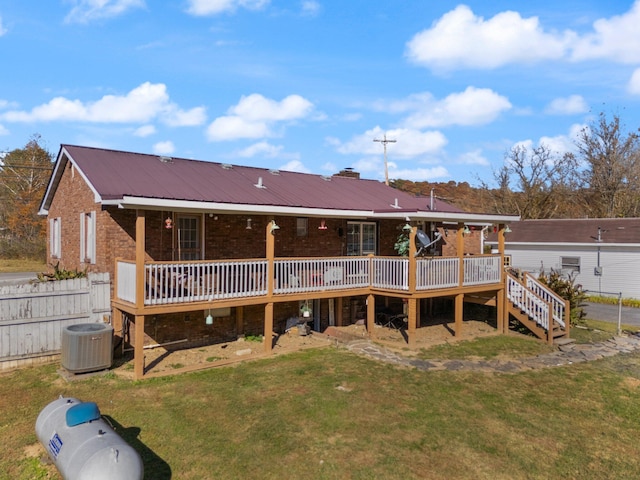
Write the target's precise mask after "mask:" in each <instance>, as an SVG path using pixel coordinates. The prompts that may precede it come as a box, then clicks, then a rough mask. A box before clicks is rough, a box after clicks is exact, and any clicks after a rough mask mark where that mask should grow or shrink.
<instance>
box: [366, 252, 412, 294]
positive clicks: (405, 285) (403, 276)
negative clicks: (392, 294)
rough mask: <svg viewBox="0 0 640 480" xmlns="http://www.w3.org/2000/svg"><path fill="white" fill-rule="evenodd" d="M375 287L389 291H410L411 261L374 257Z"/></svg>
mask: <svg viewBox="0 0 640 480" xmlns="http://www.w3.org/2000/svg"><path fill="white" fill-rule="evenodd" d="M372 284H373V286H374V287H375V288H385V289H389V290H409V259H408V258H397V257H373V283H372Z"/></svg>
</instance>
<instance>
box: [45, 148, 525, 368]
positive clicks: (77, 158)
mask: <svg viewBox="0 0 640 480" xmlns="http://www.w3.org/2000/svg"><path fill="white" fill-rule="evenodd" d="M40 213H41V214H42V215H46V216H47V219H48V223H47V225H48V246H47V261H48V262H49V263H56V262H60V265H62V266H64V267H65V268H68V269H74V268H77V269H80V270H87V271H97V272H109V273H110V274H111V278H112V279H113V284H112V286H113V295H112V298H113V300H112V306H113V311H112V319H111V321H112V322H113V324H114V327H115V329H116V332H117V334H118V335H120V336H122V337H124V339H125V341H128V342H131V344H133V345H134V351H135V356H136V361H135V365H136V366H135V371H136V375H137V376H138V377H142V376H143V375H144V364H143V360H142V358H143V355H142V348H143V347H144V345H145V342H147V343H149V342H153V343H171V342H173V341H176V340H178V339H180V340H181V341H182V342H183V343H182V345H181V346H183V347H184V346H197V345H204V344H209V343H214V342H221V341H228V340H229V339H230V338H236V337H237V335H239V334H262V335H264V336H265V342H264V348H265V352H266V353H269V352H270V349H271V332H273V331H281V330H282V328H284V324H285V322H286V321H287V320H288V319H290V318H292V317H296V316H300V306H301V305H309V306H310V308H311V310H312V312H313V313H312V321H313V327H314V328H315V329H316V330H320V331H322V330H324V328H326V327H327V326H328V325H338V326H339V325H345V324H349V323H351V322H354V321H357V320H365V321H366V324H367V326H368V330H369V332H370V334H373V328H372V327H373V325H374V322H375V318H376V311H377V310H381V309H385V310H389V309H400V310H402V309H404V311H405V312H406V314H407V338H408V344H409V346H411V344H412V338H414V337H413V336H414V335H415V329H416V328H419V326H420V316H421V313H420V312H421V304H422V303H423V301H425V300H426V299H434V298H436V299H437V298H446V299H449V300H452V301H453V304H454V305H455V319H456V331H457V332H459V331H460V329H461V328H462V308H463V304H464V302H465V301H481V302H483V303H486V304H493V305H496V306H497V307H498V308H497V316H498V319H497V321H498V325H499V328H502V329H504V328H506V327H505V325H507V324H508V322H507V321H506V320H505V319H506V317H507V315H508V314H507V313H505V309H504V308H503V306H504V294H505V288H506V287H505V279H504V272H503V269H502V262H503V245H502V246H501V245H498V247H499V250H500V252H499V253H498V254H493V255H487V254H484V251H483V250H484V248H483V241H484V238H485V236H486V232H487V230H488V229H492V230H493V229H494V228H495V229H496V230H497V231H498V235H499V237H500V238H502V239H503V236H502V232H503V230H504V228H505V227H506V225H507V224H509V223H511V222H513V221H516V220H518V217H513V216H501V215H491V214H481V213H467V212H464V211H462V210H460V209H459V208H456V207H454V206H452V205H450V204H448V203H445V202H443V201H441V200H439V199H434V198H429V197H416V196H413V195H411V194H408V193H405V192H402V191H398V190H395V189H393V188H392V187H389V186H387V185H385V184H384V183H382V182H378V181H374V180H363V179H360V178H359V175H358V174H357V173H355V172H353V171H351V170H348V169H347V170H344V171H342V172H340V173H338V174H336V175H333V176H320V175H309V174H302V173H295V172H285V171H277V170H270V169H264V168H254V167H244V166H238V165H230V164H223V163H214V162H205V161H196V160H187V159H179V158H170V157H164V156H157V155H148V154H139V153H131V152H122V151H114V150H106V149H99V148H89V147H81V146H73V145H62V146H61V148H60V151H59V154H58V156H57V160H56V164H55V167H54V170H53V173H52V176H51V179H50V182H49V185H48V187H47V190H46V193H45V196H44V198H43V201H42V204H41V212H40ZM403 231H404V232H405V233H406V235H407V236H408V237H409V238H410V241H409V248H410V252H409V255H408V256H406V257H400V256H398V254H397V252H396V251H395V250H394V244H395V243H396V241H397V240H398V237H399V235H400V234H401V233H402V232H403Z"/></svg>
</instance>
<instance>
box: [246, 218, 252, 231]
mask: <svg viewBox="0 0 640 480" xmlns="http://www.w3.org/2000/svg"><path fill="white" fill-rule="evenodd" d="M245 230H251V219H250V218H247V226H246V227H245Z"/></svg>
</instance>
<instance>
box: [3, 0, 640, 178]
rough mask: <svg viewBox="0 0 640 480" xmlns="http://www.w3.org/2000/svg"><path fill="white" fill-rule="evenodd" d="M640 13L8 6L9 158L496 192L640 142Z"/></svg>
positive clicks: (262, 5) (331, 5)
mask: <svg viewBox="0 0 640 480" xmlns="http://www.w3.org/2000/svg"><path fill="white" fill-rule="evenodd" d="M639 25H640V0H637V1H635V2H634V1H617V0H610V1H608V2H603V1H601V0H580V1H578V0H565V1H562V2H558V1H555V0H554V1H546V0H539V1H537V2H530V1H510V2H506V1H501V0H491V1H468V2H466V3H456V2H447V1H441V2H432V1H426V0H403V1H396V2H381V1H376V0H367V1H363V0H347V1H345V0H341V1H334V0H303V1H300V0H294V1H279V0H176V1H171V2H169V1H164V2H158V1H151V0H47V1H44V2H43V1H41V0H21V1H19V2H16V1H8V0H0V59H1V61H2V65H3V68H2V71H3V73H2V76H0V151H10V150H13V149H15V148H21V147H23V146H24V145H25V144H26V143H27V141H28V140H29V138H30V137H31V136H32V135H33V134H36V133H37V134H40V135H41V136H42V139H43V141H44V145H45V146H46V147H47V148H48V149H49V150H50V151H51V152H52V153H54V154H55V153H57V151H58V149H59V146H60V144H61V143H69V144H77V145H88V146H96V147H104V148H113V149H119V150H129V151H136V152H142V153H157V154H162V155H173V156H176V157H184V158H196V159H201V160H211V161H218V162H225V163H234V164H241V165H252V166H258V167H268V168H279V169H282V170H294V171H302V172H310V173H317V174H323V175H324V174H332V173H335V172H337V171H339V170H340V169H342V168H345V167H353V168H354V169H356V170H357V171H359V172H361V175H362V176H363V177H364V178H372V179H378V180H384V156H383V147H382V144H381V143H380V142H374V141H373V140H374V139H382V138H384V135H385V134H386V135H387V138H389V139H393V140H396V142H395V143H389V144H388V148H387V158H388V171H389V177H390V178H392V179H393V178H403V179H409V180H413V181H439V182H446V181H450V180H453V181H458V182H461V181H467V182H470V183H471V184H473V185H477V184H478V183H479V180H484V181H487V182H490V181H491V179H492V170H495V169H497V168H499V167H500V166H501V165H502V164H503V162H504V155H505V152H506V151H508V150H509V149H510V148H511V147H513V146H514V145H516V144H524V145H526V146H532V145H539V144H540V143H541V142H542V143H544V144H546V145H547V146H549V147H550V148H551V149H552V150H554V151H556V152H558V153H562V152H565V151H569V150H572V149H573V148H574V147H573V139H574V138H575V135H576V134H577V133H578V132H580V130H581V129H583V128H585V126H587V125H588V124H589V123H590V122H592V121H593V120H594V119H595V118H596V117H597V115H598V114H599V113H600V112H605V113H607V114H608V115H612V114H618V115H620V117H621V119H622V121H623V123H624V124H625V125H626V127H627V129H629V130H635V129H637V128H638V127H640V108H639V107H640V28H639V27H638V26H639Z"/></svg>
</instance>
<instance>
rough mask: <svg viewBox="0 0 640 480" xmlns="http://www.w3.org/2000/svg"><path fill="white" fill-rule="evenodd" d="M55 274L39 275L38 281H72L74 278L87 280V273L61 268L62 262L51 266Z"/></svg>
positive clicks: (44, 273) (45, 273) (43, 273)
mask: <svg viewBox="0 0 640 480" xmlns="http://www.w3.org/2000/svg"><path fill="white" fill-rule="evenodd" d="M51 267H52V268H53V272H41V273H38V280H39V281H41V282H49V281H53V280H70V279H72V278H85V277H86V276H87V272H86V270H85V271H78V269H75V270H67V269H66V268H64V267H62V268H61V267H60V262H58V263H56V264H55V265H51Z"/></svg>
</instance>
